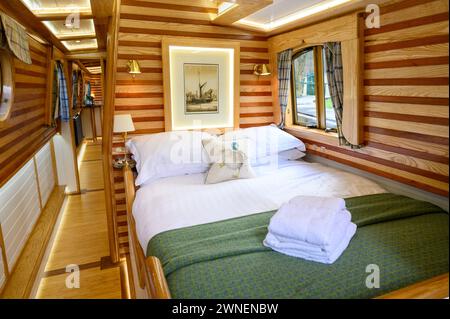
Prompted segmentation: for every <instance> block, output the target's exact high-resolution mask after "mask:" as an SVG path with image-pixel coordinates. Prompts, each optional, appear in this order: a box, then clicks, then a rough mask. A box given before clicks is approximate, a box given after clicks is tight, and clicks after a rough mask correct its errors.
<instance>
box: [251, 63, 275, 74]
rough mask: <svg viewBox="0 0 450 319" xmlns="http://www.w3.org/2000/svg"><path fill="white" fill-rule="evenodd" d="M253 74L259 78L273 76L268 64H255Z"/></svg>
mask: <svg viewBox="0 0 450 319" xmlns="http://www.w3.org/2000/svg"><path fill="white" fill-rule="evenodd" d="M253 73H254V74H255V75H258V76H260V75H270V74H271V73H270V71H269V67H268V66H267V64H255V66H254V67H253Z"/></svg>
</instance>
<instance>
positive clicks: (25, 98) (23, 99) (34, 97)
mask: <svg viewBox="0 0 450 319" xmlns="http://www.w3.org/2000/svg"><path fill="white" fill-rule="evenodd" d="M46 96H47V94H45V93H34V94H32V93H30V94H16V96H15V97H14V102H15V103H18V102H26V101H32V100H37V99H45V97H46Z"/></svg>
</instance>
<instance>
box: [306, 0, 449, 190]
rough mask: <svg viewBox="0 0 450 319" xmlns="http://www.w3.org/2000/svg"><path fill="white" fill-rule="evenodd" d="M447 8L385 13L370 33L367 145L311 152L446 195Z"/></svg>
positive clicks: (441, 0) (419, 4) (424, 4)
mask: <svg viewBox="0 0 450 319" xmlns="http://www.w3.org/2000/svg"><path fill="white" fill-rule="evenodd" d="M448 5H449V3H448V1H447V0H433V1H430V0H421V1H415V0H408V1H401V2H398V3H395V4H392V5H388V6H385V7H382V8H381V13H382V16H381V28H380V29H370V30H365V81H364V84H365V88H364V99H365V108H364V125H365V126H364V131H365V142H366V144H367V147H365V148H363V149H361V150H358V151H353V150H349V149H344V148H340V147H337V146H330V145H328V144H325V143H320V142H318V141H315V140H314V141H312V140H310V141H308V140H307V141H306V142H308V144H309V150H310V153H313V154H316V155H321V156H324V157H327V158H330V159H332V160H335V161H338V162H341V163H344V164H348V165H351V166H355V167H357V168H360V169H363V170H366V171H369V172H372V173H375V174H378V175H381V176H384V177H387V178H390V179H393V180H396V181H400V182H403V183H405V184H409V185H411V186H415V187H418V188H420V189H423V190H426V191H430V192H433V193H436V194H439V195H444V196H448V171H449V169H448V167H449V166H448V165H449V158H448V148H449V145H448V143H449V131H448V130H449V126H448V125H449V122H448V115H449V88H448V84H449V83H448V74H449V73H448V72H449V68H448V61H449V55H448V49H449V47H448V32H449V30H448V26H449V24H448ZM314 144H315V145H317V146H319V147H315V146H314ZM320 146H324V147H326V149H325V148H320Z"/></svg>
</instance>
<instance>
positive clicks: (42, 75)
mask: <svg viewBox="0 0 450 319" xmlns="http://www.w3.org/2000/svg"><path fill="white" fill-rule="evenodd" d="M15 73H16V74H21V75H28V76H32V77H36V78H46V76H47V74H45V73H41V72H35V71H30V70H25V69H21V68H15Z"/></svg>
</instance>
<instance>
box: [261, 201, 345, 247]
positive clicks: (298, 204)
mask: <svg viewBox="0 0 450 319" xmlns="http://www.w3.org/2000/svg"><path fill="white" fill-rule="evenodd" d="M342 211H346V208H345V201H344V200H343V199H342V198H332V197H314V196H297V197H294V198H293V199H291V200H290V201H289V202H288V203H286V204H284V205H282V206H281V208H280V209H279V210H278V212H277V213H276V214H275V215H274V216H272V218H271V220H270V224H269V231H270V232H272V233H273V234H278V235H282V236H283V237H286V238H291V239H294V240H298V241H304V242H307V243H310V244H315V245H319V246H321V247H324V246H326V245H329V244H330V235H331V234H332V232H333V231H334V230H335V227H336V226H335V224H336V221H337V219H336V218H337V215H338V213H342ZM346 214H348V217H349V219H350V218H351V215H350V213H348V212H347V213H346Z"/></svg>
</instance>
